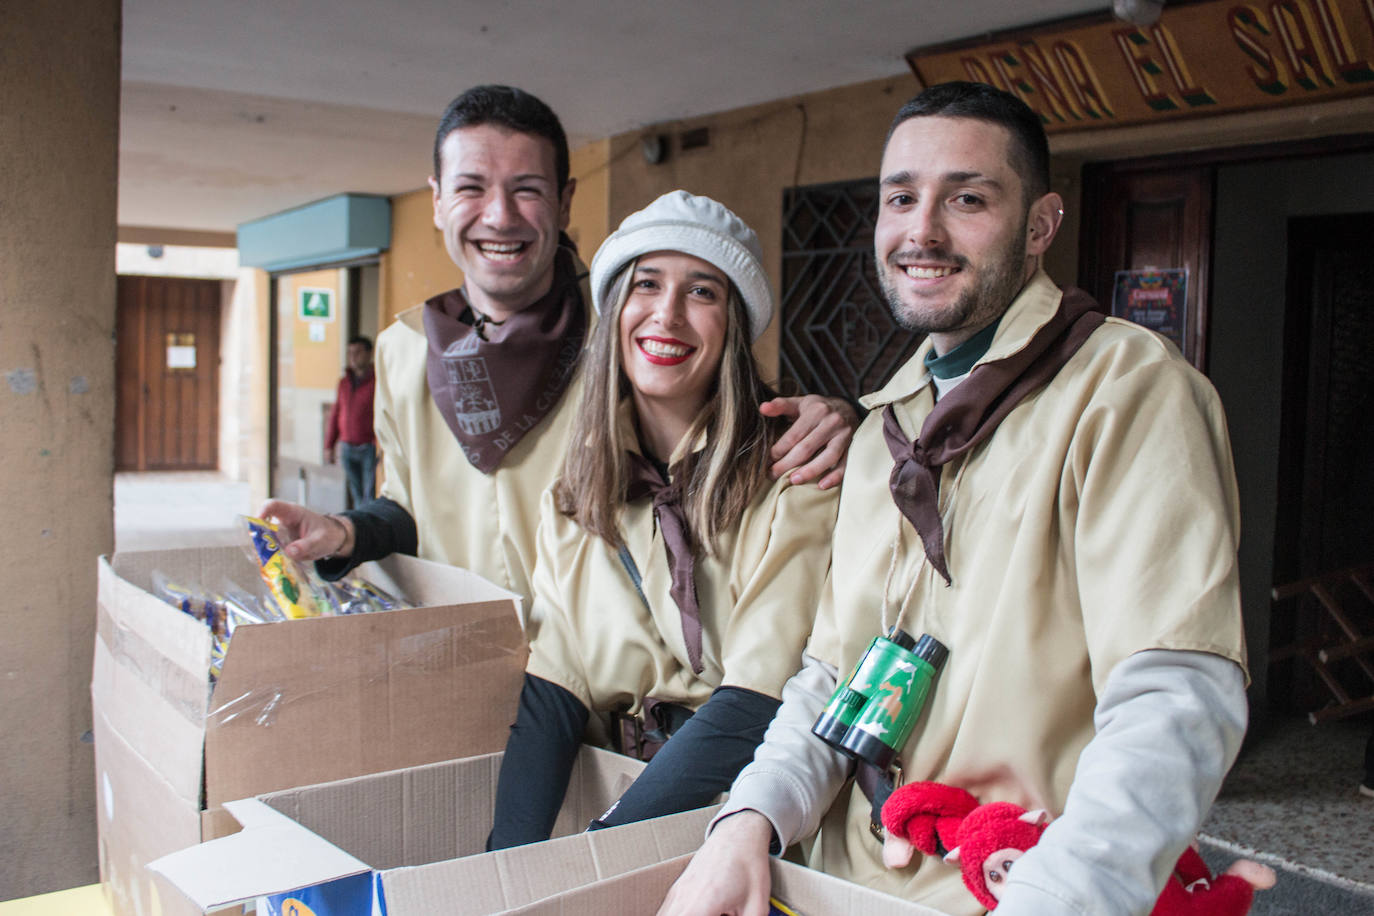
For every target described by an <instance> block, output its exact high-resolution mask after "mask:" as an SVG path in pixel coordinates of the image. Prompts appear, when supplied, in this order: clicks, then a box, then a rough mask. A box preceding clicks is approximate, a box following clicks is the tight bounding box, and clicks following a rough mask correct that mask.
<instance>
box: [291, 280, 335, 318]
mask: <svg viewBox="0 0 1374 916" xmlns="http://www.w3.org/2000/svg"><path fill="white" fill-rule="evenodd" d="M296 301H297V302H298V303H299V305H300V308H299V310H298V311H299V313H300V316H301V319H302V320H304V321H333V320H334V291H333V290H332V289H317V288H314V287H309V286H303V287H301V288H300V289H299V290H297V291H296Z"/></svg>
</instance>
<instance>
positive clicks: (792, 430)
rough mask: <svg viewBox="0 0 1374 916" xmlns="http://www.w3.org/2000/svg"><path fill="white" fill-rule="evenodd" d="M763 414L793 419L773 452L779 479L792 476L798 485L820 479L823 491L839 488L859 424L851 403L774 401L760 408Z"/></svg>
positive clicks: (807, 398) (816, 398)
mask: <svg viewBox="0 0 1374 916" xmlns="http://www.w3.org/2000/svg"><path fill="white" fill-rule="evenodd" d="M759 413H761V414H763V415H764V416H765V417H789V418H791V420H792V425H791V426H790V427H788V429H787V432H785V433H783V435H782V437H781V438H780V439H778V441H777V442H775V443H774V444H773V449H772V451H771V453H770V455H771V457H772V458H773V466H772V468H770V469H769V471H770V473H772V475H773V478H774V479H775V480H776V479H777V478H779V477H781V476H783V475H784V474H788V475H789V478H788V479H789V480H791V481H792V483H794V484H796V483H809V482H810V481H812V480H817V479H818V478H819V482H818V484H817V486H819V487H820V488H821V489H822V490H825V489H828V488H830V487H835V486H839V484H840V481H841V480H843V479H844V466H845V460H846V459H847V458H848V457H849V444H850V442H851V441H853V439H854V428H855V427H856V426H858V425H859V418H858V416H857V415H856V414H855V413H854V408H853V407H851V406H849V402H848V401H846V400H844V399H843V398H825V397H821V396H820V395H816V394H808V395H806V396H805V397H800V398H773V399H772V400H771V401H764V402H763V403H762V404H760V405H759ZM822 475H824V476H822Z"/></svg>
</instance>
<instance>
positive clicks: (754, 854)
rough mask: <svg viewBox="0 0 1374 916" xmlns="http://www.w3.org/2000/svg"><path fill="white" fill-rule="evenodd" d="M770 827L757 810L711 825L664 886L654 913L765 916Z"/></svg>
mask: <svg viewBox="0 0 1374 916" xmlns="http://www.w3.org/2000/svg"><path fill="white" fill-rule="evenodd" d="M772 841H773V825H772V824H770V823H769V822H768V818H766V817H764V816H763V815H762V814H759V813H758V812H757V811H750V810H745V811H740V812H738V813H736V814H732V815H730V816H729V817H727V818H725V819H724V820H722V821H720V822H719V823H717V824H716V826H715V828H714V829H713V830H712V831H711V835H710V836H709V837H707V838H706V842H705V843H704V844H703V845H702V847H701V848H700V849H699V850H697V854H696V855H695V856H693V857H692V861H691V862H689V863H688V865H687V870H686V871H684V872H683V873H682V876H681V877H679V878H678V879H677V881H676V882H675V883H674V884H673V886H672V887H671V888H669V889H668V896H667V897H664V898H663V905H662V906H661V907H659V909H658V916H768V892H769V890H770V888H771V886H772V878H771V877H770V876H769V874H768V845H769V844H770V843H771V842H772Z"/></svg>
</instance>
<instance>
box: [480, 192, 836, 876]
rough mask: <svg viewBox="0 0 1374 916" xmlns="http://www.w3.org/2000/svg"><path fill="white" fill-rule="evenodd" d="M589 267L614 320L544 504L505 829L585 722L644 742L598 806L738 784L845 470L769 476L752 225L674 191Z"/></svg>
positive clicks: (765, 299) (544, 819) (762, 320)
mask: <svg viewBox="0 0 1374 916" xmlns="http://www.w3.org/2000/svg"><path fill="white" fill-rule="evenodd" d="M591 286H592V296H593V300H594V302H595V304H596V307H597V310H598V311H599V312H600V313H601V320H600V322H599V324H598V325H597V328H596V330H595V332H594V334H593V338H592V341H591V343H590V347H589V350H588V352H587V355H586V356H585V357H584V358H583V362H582V369H581V371H582V404H581V409H580V410H579V412H578V415H577V416H578V420H577V423H576V426H575V428H574V430H573V434H572V436H571V437H570V441H571V442H572V443H574V445H573V446H572V447H571V448H570V449H569V452H568V455H567V458H566V460H565V463H564V468H563V475H562V477H561V478H560V479H559V481H557V482H556V483H555V484H554V486H553V487H552V488H550V490H549V491H547V492H546V493H545V494H544V499H543V502H542V504H541V507H540V529H539V531H540V533H539V544H538V560H537V562H536V567H535V573H534V583H533V584H534V601H533V606H532V608H531V611H530V616H529V620H528V622H527V624H526V626H527V632H528V635H529V637H530V661H529V665H528V667H527V669H526V678H525V687H524V690H523V692H522V694H521V699H520V712H519V715H518V718H517V721H516V723H515V725H514V727H513V728H512V730H511V737H510V740H509V742H508V743H507V746H506V756H505V759H504V760H503V762H502V768H501V777H500V781H499V784H498V788H497V800H496V820H495V827H494V828H493V830H492V834H491V836H490V838H489V840H488V845H489V848H492V849H499V848H503V847H507V846H515V845H519V844H522V843H529V842H535V841H538V840H542V839H546V838H547V837H548V836H549V831H550V830H551V828H552V826H553V822H554V818H555V816H556V814H557V812H558V808H559V806H560V805H561V804H562V800H563V793H564V791H565V790H566V787H567V783H568V776H569V773H570V770H571V765H572V760H573V757H574V756H575V754H576V752H577V747H578V745H579V743H580V742H581V741H582V740H583V738H584V737H585V738H586V739H587V740H589V741H592V742H594V743H602V744H610V745H611V746H614V747H616V748H617V749H619V750H621V751H622V752H624V753H630V754H634V755H636V756H640V757H642V758H643V759H646V760H649V761H650V762H649V765H648V767H647V768H646V769H645V771H644V772H643V774H642V775H641V776H640V777H639V779H638V780H636V782H635V783H634V785H632V786H631V787H630V788H629V789H628V790H627V791H626V793H625V794H624V795H623V796H622V797H621V799H620V800H619V801H618V802H617V803H616V805H615V806H613V807H612V809H611V810H610V811H608V812H607V813H606V814H604V815H603V816H602V817H601V818H600V819H598V821H597V822H595V823H594V825H593V826H612V825H616V824H621V823H627V822H629V821H634V820H641V819H644V818H649V817H657V816H660V815H664V814H671V813H674V812H678V811H685V810H688V809H690V808H695V807H700V806H702V805H706V804H709V803H710V802H711V800H712V799H713V798H715V797H716V796H717V795H718V794H720V793H721V792H723V791H725V790H726V789H727V788H728V787H729V785H730V782H731V780H733V778H734V776H735V775H736V774H737V773H738V772H739V770H740V769H741V768H742V767H743V766H744V764H746V763H747V762H748V761H749V760H750V758H751V757H752V756H753V752H754V748H755V746H756V745H757V744H758V743H759V742H760V741H761V740H762V738H763V732H764V730H765V729H766V727H767V725H768V722H769V721H770V720H771V719H772V716H773V713H774V711H775V710H776V709H777V706H778V703H779V696H780V693H781V690H782V685H783V682H784V681H786V679H787V678H788V677H789V676H790V675H791V674H792V673H793V672H794V671H795V670H796V668H797V667H798V666H799V664H800V659H801V650H802V647H803V645H804V644H805V642H806V639H807V637H808V635H809V634H810V630H811V621H812V618H813V614H814V610H815V605H816V598H817V595H818V594H819V590H820V586H821V583H822V581H823V579H824V577H825V572H826V569H827V566H828V559H829V541H830V529H831V526H832V525H833V523H834V517H835V507H836V500H835V497H834V491H833V490H820V489H818V488H816V487H813V486H796V487H794V486H790V485H789V483H788V482H787V481H786V480H785V479H784V480H782V481H779V482H777V483H773V482H771V481H770V479H769V473H768V470H769V465H770V458H769V448H770V446H771V445H772V443H773V442H774V441H775V439H776V438H777V434H778V433H779V432H780V429H779V424H778V421H777V420H775V419H769V418H767V417H765V416H763V415H762V414H760V412H759V409H758V408H759V405H760V404H761V403H763V402H764V401H766V400H767V399H768V398H769V397H770V396H771V393H770V392H769V391H768V389H767V387H766V386H765V385H764V384H763V382H762V380H761V379H760V378H759V375H758V371H757V369H756V367H755V365H754V361H753V357H752V355H751V353H750V343H751V341H752V340H753V339H754V338H755V337H757V335H758V333H759V332H761V331H762V329H763V328H764V327H765V326H766V325H767V324H768V321H769V319H770V318H771V316H772V313H773V308H774V304H773V294H772V290H771V289H770V288H769V284H768V281H767V278H766V276H765V274H764V271H763V267H762V264H761V263H760V249H759V243H758V238H757V237H756V236H755V235H754V233H753V231H752V230H751V229H749V227H748V226H746V225H744V223H743V222H741V221H740V219H739V218H738V217H737V216H735V215H734V214H733V213H731V212H730V211H729V210H727V209H726V208H725V207H723V206H721V205H720V204H719V203H717V202H715V201H713V200H710V199H708V198H705V197H694V196H692V195H690V194H687V193H685V192H683V191H676V192H673V193H672V194H668V195H665V196H663V197H661V198H659V199H658V200H656V201H654V203H652V204H651V205H650V206H648V207H647V208H645V209H644V210H641V211H639V212H638V213H635V214H633V215H631V216H630V217H628V218H627V219H626V220H625V221H624V222H623V223H622V224H621V226H620V228H619V229H618V230H617V231H616V232H615V233H613V234H612V235H611V237H610V238H609V239H607V240H606V243H605V244H604V245H602V247H601V249H600V250H599V251H598V252H597V254H596V257H595V258H594V259H593V261H592V276H591ZM670 739H671V740H670ZM650 758H652V759H650Z"/></svg>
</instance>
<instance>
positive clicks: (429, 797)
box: [149, 747, 717, 916]
mask: <svg viewBox="0 0 1374 916" xmlns="http://www.w3.org/2000/svg"><path fill="white" fill-rule="evenodd" d="M502 756H503V755H502V754H490V755H486V756H483V757H474V758H469V759H466V760H454V761H449V762H447V763H439V764H430V765H428V766H422V767H413V768H411V769H408V770H401V771H397V772H394V773H382V774H376V775H372V776H363V777H359V778H356V779H349V780H343V781H340V782H335V783H329V784H326V785H320V786H309V787H306V788H300V789H291V790H288V791H285V792H274V793H270V794H266V795H263V796H260V797H259V798H257V799H248V800H245V801H240V802H230V803H229V804H228V805H226V806H225V807H226V808H228V810H229V811H230V812H232V813H233V814H234V816H235V817H237V818H238V819H239V820H240V821H241V822H242V823H243V830H242V832H240V833H238V834H235V835H233V836H228V837H224V838H223V839H219V840H214V841H212V842H209V843H206V844H204V845H201V846H196V847H193V848H191V849H187V850H184V851H182V852H180V853H175V854H173V855H170V856H166V857H164V858H162V859H159V860H158V861H156V862H154V863H152V864H151V865H150V866H149V868H150V869H151V870H152V871H155V872H157V873H158V874H160V875H162V876H164V877H165V878H166V879H167V880H168V881H169V882H170V883H171V884H172V885H174V886H175V887H176V888H178V889H179V890H180V891H181V892H183V893H185V894H186V895H187V897H189V898H190V899H191V900H192V901H194V903H195V905H196V907H197V908H198V909H199V910H205V911H209V910H212V909H214V908H216V907H219V906H224V905H232V904H236V903H239V902H243V901H247V900H252V899H254V898H257V897H264V896H272V897H274V899H273V900H272V901H271V907H266V906H264V907H261V908H260V912H261V910H262V909H267V911H268V912H280V913H286V912H292V907H291V905H290V904H291V902H292V901H300V902H301V903H304V904H305V907H309V910H308V911H309V912H313V913H314V914H315V916H368V914H369V913H374V912H377V913H382V912H384V913H386V914H387V916H430V914H433V913H445V914H488V913H500V912H505V911H507V910H509V909H511V908H512V907H517V906H523V905H524V904H527V903H530V902H532V901H536V900H541V899H544V898H547V897H549V896H551V895H554V894H557V893H559V892H562V891H564V890H567V889H569V888H574V887H578V886H581V885H583V884H587V883H589V882H594V881H598V880H601V879H604V878H608V877H611V876H614V875H619V874H623V873H625V872H628V871H632V870H634V869H637V868H641V867H643V866H645V865H649V864H653V863H657V862H661V861H663V860H665V859H669V858H672V857H674V856H678V855H681V854H683V853H688V852H691V851H692V850H694V849H696V848H697V847H698V846H699V845H700V844H701V839H702V837H703V836H704V835H705V831H706V825H707V823H708V822H709V821H710V818H711V816H712V815H713V814H714V813H715V811H716V810H717V809H716V808H715V807H711V808H703V809H700V810H697V811H691V812H687V813H685V814H678V815H671V816H669V817H662V818H658V819H656V820H652V821H644V822H641V823H638V824H628V825H626V826H624V827H615V828H611V829H607V830H598V831H594V832H591V833H585V832H582V831H583V830H584V829H585V827H586V825H587V824H588V823H589V822H590V821H591V820H592V819H593V818H596V817H598V816H600V815H601V814H603V813H604V812H605V811H606V809H607V808H609V807H610V805H611V803H612V802H613V801H615V799H617V798H619V797H620V795H621V794H622V793H623V792H624V790H625V789H626V788H627V787H628V786H629V785H630V783H631V782H633V781H634V779H635V777H636V776H638V775H639V772H640V771H641V770H642V769H643V768H644V765H643V764H642V763H640V762H639V761H637V760H632V759H630V758H628V757H622V756H620V755H618V754H612V753H609V752H607V751H602V750H598V749H595V748H591V747H584V748H583V749H582V750H581V752H580V753H579V755H578V758H577V761H576V763H575V764H574V768H573V773H572V778H571V779H570V780H569V785H568V793H567V795H566V797H565V799H564V803H563V808H562V810H561V811H560V812H559V816H558V821H557V823H556V824H555V826H554V836H555V837H556V838H555V839H552V840H549V841H548V842H545V843H536V844H533V845H530V846H521V847H518V848H515V849H507V850H501V851H499V852H491V853H486V852H483V851H482V850H483V847H484V844H485V842H486V837H487V834H488V833H489V832H490V830H491V825H492V817H493V812H494V810H495V802H496V779H497V775H498V773H499V772H500V767H501V758H502ZM359 877H361V879H362V880H361V881H360V880H358V879H359ZM303 889H304V890H303ZM265 903H266V902H265ZM273 907H274V909H273ZM306 911H307V910H306V909H304V908H303V907H301V906H299V905H297V907H296V912H306Z"/></svg>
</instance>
